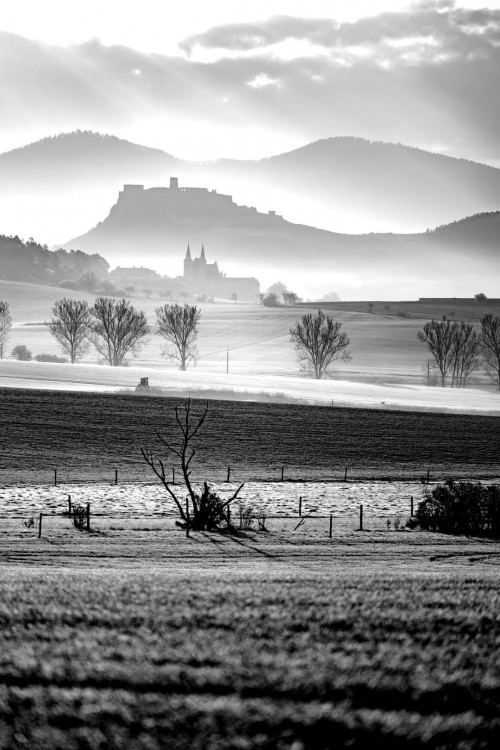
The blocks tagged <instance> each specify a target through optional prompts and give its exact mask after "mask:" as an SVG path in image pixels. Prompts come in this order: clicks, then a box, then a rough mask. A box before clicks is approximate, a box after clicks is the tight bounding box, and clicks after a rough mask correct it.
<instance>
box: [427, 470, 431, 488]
mask: <svg viewBox="0 0 500 750" xmlns="http://www.w3.org/2000/svg"><path fill="white" fill-rule="evenodd" d="M430 475H431V470H430V469H427V484H429V478H430Z"/></svg>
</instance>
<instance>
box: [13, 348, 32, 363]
mask: <svg viewBox="0 0 500 750" xmlns="http://www.w3.org/2000/svg"><path fill="white" fill-rule="evenodd" d="M12 356H13V357H15V358H16V359H18V360H20V361H21V362H29V361H30V360H31V359H33V355H32V354H31V352H30V350H29V349H28V347H27V346H25V345H24V344H18V345H17V346H15V347H14V348H13V350H12Z"/></svg>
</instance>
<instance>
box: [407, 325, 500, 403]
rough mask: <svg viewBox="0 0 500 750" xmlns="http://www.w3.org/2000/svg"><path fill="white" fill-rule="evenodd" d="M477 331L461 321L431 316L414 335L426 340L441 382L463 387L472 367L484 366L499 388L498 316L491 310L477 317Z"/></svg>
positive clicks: (444, 384)
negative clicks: (478, 326)
mask: <svg viewBox="0 0 500 750" xmlns="http://www.w3.org/2000/svg"><path fill="white" fill-rule="evenodd" d="M480 325H481V329H480V330H479V331H477V330H476V329H475V328H474V326H473V324H472V323H466V322H464V321H450V320H446V319H443V320H431V321H430V322H429V323H426V324H425V325H424V327H423V330H422V331H419V332H418V333H417V338H418V340H419V341H421V342H422V343H424V344H426V346H427V348H428V350H429V354H430V356H431V360H432V364H433V367H434V368H435V369H437V371H438V372H439V375H440V379H441V386H442V387H443V388H444V387H445V386H446V383H447V381H449V382H450V385H451V387H452V388H465V386H466V385H467V381H468V379H469V378H470V376H471V375H472V373H473V372H474V371H475V370H478V369H479V367H481V366H482V367H484V369H485V370H486V372H487V374H488V376H489V377H490V378H491V380H492V381H493V382H494V383H495V384H496V385H497V386H498V388H499V390H500V318H499V317H494V316H493V315H491V314H488V315H484V316H483V317H482V318H481V320H480Z"/></svg>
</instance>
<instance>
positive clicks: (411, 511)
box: [410, 495, 413, 516]
mask: <svg viewBox="0 0 500 750" xmlns="http://www.w3.org/2000/svg"><path fill="white" fill-rule="evenodd" d="M410 516H413V495H412V496H411V497H410Z"/></svg>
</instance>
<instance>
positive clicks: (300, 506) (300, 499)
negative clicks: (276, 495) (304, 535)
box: [299, 495, 302, 518]
mask: <svg viewBox="0 0 500 750" xmlns="http://www.w3.org/2000/svg"><path fill="white" fill-rule="evenodd" d="M301 517H302V495H301V496H300V497H299V518H301Z"/></svg>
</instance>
